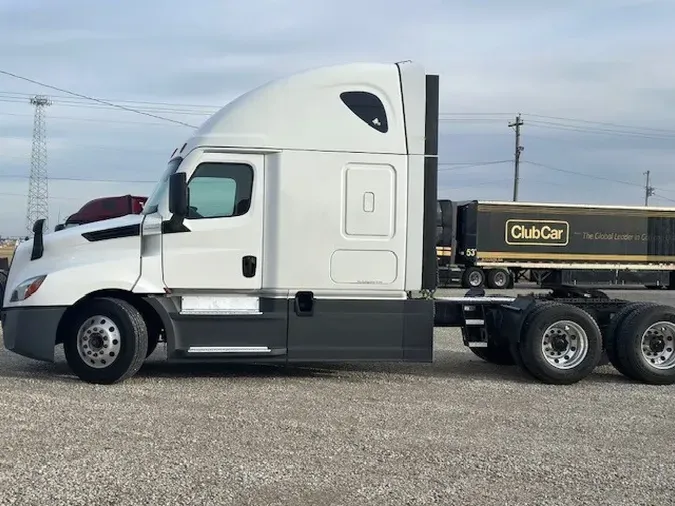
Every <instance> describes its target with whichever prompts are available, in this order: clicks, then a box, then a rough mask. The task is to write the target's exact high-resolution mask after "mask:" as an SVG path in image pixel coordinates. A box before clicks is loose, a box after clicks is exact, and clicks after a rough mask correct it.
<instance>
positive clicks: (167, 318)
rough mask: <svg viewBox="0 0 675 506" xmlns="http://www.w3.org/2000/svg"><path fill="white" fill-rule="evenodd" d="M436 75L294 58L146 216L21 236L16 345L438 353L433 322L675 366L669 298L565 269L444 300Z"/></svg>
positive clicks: (296, 357) (671, 376) (200, 145)
mask: <svg viewBox="0 0 675 506" xmlns="http://www.w3.org/2000/svg"><path fill="white" fill-rule="evenodd" d="M438 100H439V79H438V76H435V75H426V74H425V71H424V69H423V68H422V67H421V66H419V65H417V64H415V63H412V62H401V63H395V64H394V63H392V64H348V65H339V66H330V67H323V68H318V69H314V70H311V71H307V72H303V73H299V74H296V75H291V76H290V77H287V78H284V79H280V80H277V81H274V82H271V83H268V84H266V85H264V86H261V87H259V88H257V89H254V90H252V91H250V92H248V93H246V94H244V95H243V96H241V97H239V98H238V99H236V100H234V101H233V102H231V103H230V104H228V105H227V106H225V107H224V108H223V109H221V110H220V111H219V112H217V113H216V114H214V115H213V116H212V117H211V118H210V119H208V120H207V121H206V122H205V123H204V124H203V125H202V126H201V128H199V129H198V130H197V131H196V132H195V134H194V135H193V136H192V137H191V138H190V139H189V140H187V142H185V143H184V144H182V145H181V146H179V147H178V148H177V149H176V150H175V151H174V152H173V154H172V155H171V157H170V160H169V162H168V166H167V168H166V170H165V172H164V174H163V175H162V176H161V178H160V179H159V182H158V184H157V186H156V188H155V190H154V192H153V193H152V195H151V196H150V198H149V200H148V201H147V203H146V205H145V208H144V210H143V212H142V214H140V215H129V216H125V217H121V218H115V219H109V220H104V221H98V222H95V223H90V224H85V225H81V226H78V227H74V228H70V229H65V230H61V231H59V232H57V233H51V234H44V235H43V223H42V222H41V221H38V222H36V224H35V229H34V231H35V234H34V237H33V238H32V239H31V240H29V241H26V242H24V243H23V244H21V245H20V246H19V248H18V249H17V251H16V253H15V255H14V257H13V260H12V263H11V266H10V270H9V278H8V282H7V289H6V292H5V297H4V301H3V307H2V327H3V333H4V345H5V347H6V348H7V349H8V350H10V351H12V352H15V353H18V354H20V355H24V356H26V357H32V358H34V359H38V360H45V361H53V360H54V356H55V354H54V350H55V347H56V346H57V345H60V344H62V345H63V349H64V353H65V357H66V359H67V362H68V364H69V366H70V368H71V369H72V371H73V372H74V373H75V374H76V375H77V376H78V377H79V378H81V379H82V380H84V381H87V382H92V383H101V384H111V383H115V382H119V381H122V380H125V379H126V378H129V377H131V376H133V375H134V374H135V373H136V372H137V371H138V370H139V368H140V367H141V365H142V363H143V361H144V359H145V358H146V356H148V355H149V354H150V353H152V351H153V350H154V349H155V347H156V345H157V343H158V342H165V343H166V350H167V358H168V359H169V360H177V361H179V360H184V361H199V360H208V361H213V360H218V361H223V362H242V361H247V362H257V363H259V362H268V363H278V364H291V363H303V362H314V363H315V362H321V361H324V362H329V361H330V362H335V361H405V362H431V361H432V360H433V335H434V327H435V326H455V327H459V328H461V329H462V335H463V337H464V343H465V344H466V345H467V346H468V347H470V348H471V349H472V350H473V351H474V352H475V353H476V354H477V355H479V356H481V357H483V358H484V359H485V360H488V361H491V362H494V363H499V364H514V363H517V364H519V365H520V366H521V367H522V368H523V370H524V371H526V372H527V373H529V374H530V375H531V376H533V377H534V378H536V379H538V380H541V381H543V382H547V383H554V384H569V383H573V382H576V381H579V380H581V379H582V378H584V377H586V376H587V375H588V374H590V373H591V372H592V371H593V369H594V368H595V367H596V365H597V364H598V361H599V360H600V357H601V355H602V353H603V348H604V349H605V351H606V352H607V355H608V356H609V358H610V360H611V361H612V363H613V364H614V365H615V367H616V368H617V369H619V370H620V371H621V372H622V373H623V374H625V375H626V376H629V377H631V378H633V379H634V380H638V381H642V382H645V383H652V384H666V383H673V382H675V352H674V351H673V344H674V343H673V339H674V338H675V309H673V308H672V307H669V306H664V305H661V304H657V303H630V302H627V301H622V300H612V299H610V298H608V297H607V296H606V295H604V294H602V293H600V292H582V291H579V292H575V291H574V290H572V289H567V288H565V287H559V288H557V289H554V290H552V291H551V292H550V293H549V294H547V295H546V296H520V297H516V298H513V297H503V296H502V297H489V296H485V293H484V292H483V291H482V289H478V290H475V291H470V292H469V293H467V295H466V296H465V297H458V298H435V297H434V290H435V287H436V281H437V258H436V233H437V232H436V206H437V164H438V160H437V156H438Z"/></svg>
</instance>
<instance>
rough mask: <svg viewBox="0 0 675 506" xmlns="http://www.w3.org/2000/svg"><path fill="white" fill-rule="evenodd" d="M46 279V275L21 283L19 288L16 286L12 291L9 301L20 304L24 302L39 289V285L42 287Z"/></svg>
mask: <svg viewBox="0 0 675 506" xmlns="http://www.w3.org/2000/svg"><path fill="white" fill-rule="evenodd" d="M46 277H47V276H46V275H45V276H35V277H34V278H30V279H27V280H26V281H24V282H22V283H21V284H20V285H19V286H17V287H16V288H15V289H14V291H13V292H12V296H11V297H10V299H9V301H10V302H20V301H22V300H26V299H27V298H28V297H30V296H31V295H33V294H34V293H35V292H37V291H38V288H40V285H42V283H43V281H44V280H45V278H46Z"/></svg>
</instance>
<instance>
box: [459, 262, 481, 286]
mask: <svg viewBox="0 0 675 506" xmlns="http://www.w3.org/2000/svg"><path fill="white" fill-rule="evenodd" d="M484 284H485V273H484V272H483V269H481V268H479V267H467V268H466V269H465V270H464V272H463V273H462V288H480V287H482V286H483V285H484Z"/></svg>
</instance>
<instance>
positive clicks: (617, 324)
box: [603, 302, 657, 379]
mask: <svg viewBox="0 0 675 506" xmlns="http://www.w3.org/2000/svg"><path fill="white" fill-rule="evenodd" d="M656 305H657V304H656V303H654V302H631V303H629V304H626V305H625V306H623V307H622V308H621V309H619V311H617V312H616V314H615V315H614V316H613V317H612V319H611V320H610V322H609V325H608V326H607V329H606V330H605V334H604V336H603V340H604V345H605V353H606V355H607V359H608V360H609V363H610V364H612V366H613V367H614V369H616V370H617V371H619V372H620V373H621V374H623V375H624V376H627V377H629V378H630V377H631V376H630V374H629V372H628V370H626V369H625V368H624V366H623V365H622V364H621V362H620V361H619V360H618V358H617V354H616V338H617V334H618V332H619V331H620V330H621V329H622V328H623V326H624V324H625V322H626V318H628V317H629V316H630V315H631V314H633V313H634V312H635V311H640V310H641V309H643V308H645V307H650V306H656ZM633 379H635V378H633Z"/></svg>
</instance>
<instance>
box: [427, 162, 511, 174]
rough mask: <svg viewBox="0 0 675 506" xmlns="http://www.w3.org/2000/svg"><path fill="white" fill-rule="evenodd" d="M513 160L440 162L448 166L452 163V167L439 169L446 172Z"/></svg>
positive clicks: (441, 164)
mask: <svg viewBox="0 0 675 506" xmlns="http://www.w3.org/2000/svg"><path fill="white" fill-rule="evenodd" d="M512 161H513V160H490V161H488V162H445V163H439V164H438V165H439V166H447V165H450V166H451V167H446V168H442V169H438V170H439V172H446V171H450V170H460V169H471V168H473V167H483V166H486V165H499V164H501V163H511V162H512Z"/></svg>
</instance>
